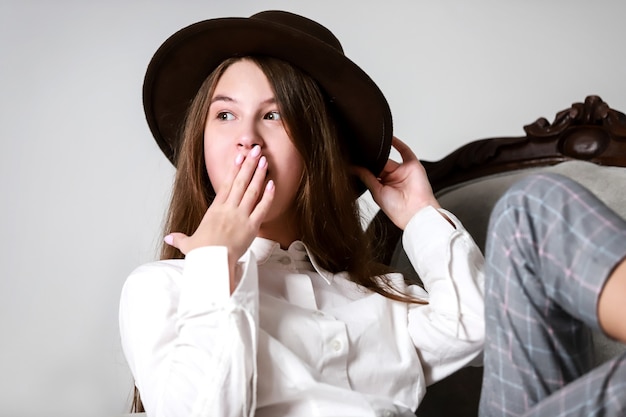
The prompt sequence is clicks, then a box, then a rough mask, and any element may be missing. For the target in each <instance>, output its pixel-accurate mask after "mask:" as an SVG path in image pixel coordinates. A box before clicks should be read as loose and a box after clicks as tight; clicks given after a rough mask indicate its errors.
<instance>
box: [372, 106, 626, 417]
mask: <svg viewBox="0 0 626 417" xmlns="http://www.w3.org/2000/svg"><path fill="white" fill-rule="evenodd" d="M524 131H525V132H526V136H522V137H505V138H490V139H483V140H477V141H473V142H470V143H468V144H466V145H465V146H463V147H461V148H459V149H457V150H456V151H454V152H452V153H451V154H449V155H448V156H446V157H445V158H443V159H441V160H439V161H437V162H424V166H425V168H426V171H427V172H428V176H429V179H430V181H431V184H432V186H433V189H434V191H435V194H436V196H437V198H438V199H439V202H440V203H441V205H442V206H443V207H444V208H446V209H448V210H450V211H451V212H453V213H454V214H455V215H456V216H457V217H458V218H459V219H460V220H461V221H462V222H463V224H464V225H465V227H466V228H467V229H468V231H469V232H470V234H472V236H473V237H474V239H475V240H476V242H477V243H478V245H479V246H480V247H481V249H483V248H484V245H485V235H486V231H487V223H488V219H489V215H490V213H491V209H492V208H493V206H494V204H495V202H496V201H497V200H498V198H499V197H500V196H501V195H502V194H503V193H504V191H505V190H506V189H507V188H508V187H509V186H510V185H512V184H513V183H514V182H515V181H517V180H519V179H520V178H522V177H523V176H525V175H528V174H529V173H532V172H536V171H551V172H557V173H560V174H563V175H566V176H569V177H571V178H573V179H575V180H576V181H578V182H580V183H581V184H583V185H584V186H586V187H587V188H589V189H590V190H591V191H592V192H594V193H595V194H596V195H597V196H598V197H599V198H600V199H602V200H603V201H604V202H605V203H606V204H607V205H608V206H609V207H611V208H613V209H614V210H615V211H616V212H617V213H619V214H620V215H622V216H623V217H626V192H625V189H626V116H625V115H624V114H623V113H621V112H618V111H616V110H613V109H611V108H610V107H609V106H608V104H606V103H604V102H603V101H602V99H600V97H597V96H589V97H587V98H586V99H585V101H584V103H574V104H573V105H572V106H571V107H570V108H568V109H565V110H563V111H560V112H558V113H557V114H556V117H555V119H554V122H552V123H549V122H548V121H547V120H546V119H544V118H540V119H538V120H537V121H536V122H534V123H532V124H529V125H527V126H525V127H524ZM370 227H372V228H373V229H374V230H375V233H377V234H378V235H379V236H381V239H382V240H385V242H386V243H385V246H384V247H385V250H383V251H382V252H381V260H382V261H383V262H385V263H387V264H391V265H393V266H395V267H396V268H398V269H400V270H401V271H402V272H404V273H405V274H406V275H407V276H408V277H410V278H411V279H418V278H417V277H416V275H415V272H414V271H413V269H412V267H411V266H410V263H409V262H408V260H407V258H406V255H404V252H403V251H402V247H401V241H400V231H399V230H397V229H396V228H395V226H393V224H391V223H390V222H389V220H388V219H386V218H385V216H384V214H382V213H379V214H378V215H377V216H376V217H375V219H374V221H373V222H372V224H371V226H370ZM594 337H595V344H596V360H597V362H598V363H601V362H603V361H604V360H606V359H607V358H609V357H611V356H614V355H615V354H617V352H619V351H622V350H624V349H625V348H626V346H624V345H622V344H619V343H617V342H614V341H611V340H609V339H607V338H606V337H605V336H604V335H602V334H599V333H598V334H595V336H594ZM481 376H482V370H481V368H466V369H462V370H461V371H459V372H457V373H456V374H454V375H452V376H450V377H448V378H447V379H445V380H443V381H440V382H438V383H437V384H434V385H433V386H432V387H429V389H428V391H427V394H426V397H425V399H424V401H423V403H422V405H421V406H420V408H419V410H418V413H417V414H418V415H419V416H421V417H428V416H475V415H476V414H477V413H476V410H477V405H478V398H479V395H480V385H481Z"/></svg>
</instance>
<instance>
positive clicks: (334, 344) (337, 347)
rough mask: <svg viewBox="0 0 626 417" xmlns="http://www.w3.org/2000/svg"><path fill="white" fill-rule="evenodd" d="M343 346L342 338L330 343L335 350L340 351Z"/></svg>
mask: <svg viewBox="0 0 626 417" xmlns="http://www.w3.org/2000/svg"><path fill="white" fill-rule="evenodd" d="M342 346H343V345H342V343H341V340H333V341H332V343H331V344H330V347H332V348H333V350H334V351H335V352H339V351H340V350H341V347H342Z"/></svg>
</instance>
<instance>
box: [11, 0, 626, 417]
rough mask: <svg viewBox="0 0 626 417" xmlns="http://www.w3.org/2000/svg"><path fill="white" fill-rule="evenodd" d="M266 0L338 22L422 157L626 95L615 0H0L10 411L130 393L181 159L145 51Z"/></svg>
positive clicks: (124, 397)
mask: <svg viewBox="0 0 626 417" xmlns="http://www.w3.org/2000/svg"><path fill="white" fill-rule="evenodd" d="M271 8H279V9H286V10H291V11H294V12H298V13H301V14H304V15H307V16H309V17H311V18H313V19H315V20H318V21H320V22H321V23H323V24H325V25H326V26H327V27H329V28H330V29H331V30H333V31H334V32H335V34H336V35H337V36H338V37H339V39H340V40H341V41H342V43H343V45H344V48H345V50H346V53H347V55H348V56H349V57H351V58H352V59H353V60H354V61H355V62H357V63H358V64H359V65H361V66H362V68H364V69H365V70H366V71H367V72H368V73H369V74H370V75H371V77H372V78H373V79H374V80H375V81H376V82H377V83H379V85H380V87H381V89H382V90H383V92H384V93H385V94H386V96H387V98H388V100H389V102H390V104H391V107H392V110H393V113H394V122H395V133H396V135H397V136H399V137H401V138H403V139H404V140H406V141H408V142H409V143H410V144H411V145H412V147H413V148H414V149H415V151H416V152H417V154H418V155H419V156H420V157H421V158H423V159H427V160H433V159H438V158H440V157H442V156H444V155H445V154H447V153H448V152H450V151H452V150H454V149H455V148H457V147H458V146H461V145H462V144H464V143H466V142H467V141H469V140H472V139H478V138H483V137H490V136H515V135H521V134H522V133H523V132H522V126H523V125H525V124H528V123H531V122H533V121H535V120H536V119H537V118H538V117H541V116H545V117H547V118H548V119H549V120H550V121H552V120H553V117H554V115H555V113H556V112H557V111H559V110H562V109H564V108H567V107H569V106H570V105H571V104H572V103H573V102H578V101H582V100H583V99H584V98H585V97H586V96H587V95H589V94H597V95H600V96H601V97H602V98H603V99H604V100H605V101H606V102H607V103H608V104H609V105H611V106H612V107H613V108H615V109H621V110H626V81H625V78H624V68H625V66H626V55H625V54H624V53H623V49H624V47H623V42H624V40H625V39H626V25H624V24H623V16H624V15H626V3H624V2H621V1H619V0H613V1H612V0H599V1H595V2H589V1H586V0H551V1H544V0H541V1H540V0H528V1H524V2H520V1H514V0H474V1H465V0H444V1H440V0H429V1H409V0H406V1H400V0H387V1H385V2H381V1H380V0H371V1H341V0H318V1H315V2H313V1H311V2H304V1H303V2H294V1H289V0H282V1H278V0H276V1H272V0H268V1H264V2H263V5H262V6H260V5H259V2H256V1H253V0H245V1H242V0H240V1H237V2H218V1H209V0H204V1H200V0H187V1H185V2H175V1H168V2H165V1H147V0H145V1H122V0H108V1H106V2H104V1H101V2H100V1H95V0H94V1H78V0H76V1H61V0H59V1H55V2H48V1H45V0H41V1H28V0H1V2H0V140H1V144H2V147H1V150H0V173H1V174H0V196H1V197H0V198H1V201H2V203H1V204H0V210H1V211H0V232H1V236H0V242H1V243H0V245H1V246H0V265H1V266H0V268H1V277H0V416H12V417H19V416H27V415H28V416H30V415H48V416H61V415H63V416H75V415H76V416H79V415H80V416H101V415H102V416H106V415H110V416H111V415H116V414H120V413H122V412H124V411H125V410H126V409H127V406H128V398H129V393H130V390H131V385H132V382H131V379H130V375H129V373H128V370H127V368H126V365H125V362H124V358H123V355H122V353H121V350H120V347H119V338H118V330H117V308H118V296H119V291H120V288H121V286H122V283H123V281H124V279H125V277H126V276H127V275H128V273H129V272H130V271H131V270H132V269H133V268H134V267H136V266H138V265H139V264H141V263H144V262H147V261H150V260H152V259H154V258H155V257H156V253H157V248H158V245H159V244H160V226H161V221H162V220H161V219H162V216H163V213H164V211H165V207H166V202H167V199H168V193H169V188H170V185H171V180H172V174H173V169H172V168H171V166H170V165H169V163H168V162H167V161H166V159H165V158H164V157H163V156H162V155H161V154H160V151H159V149H158V148H157V146H156V144H155V143H154V141H153V140H152V138H151V136H150V133H149V131H148V128H147V126H146V124H145V121H144V118H143V111H142V104H141V85H142V79H143V75H144V70H145V67H146V65H147V63H148V61H149V59H150V57H151V56H152V53H153V52H154V51H155V50H156V48H157V47H158V46H159V45H160V44H161V42H162V41H163V40H165V38H166V37H167V36H169V35H170V34H172V33H173V32H174V31H176V30H177V29H179V28H181V27H183V26H186V25H187V24H190V23H193V22H195V21H198V20H202V19H205V18H212V17H221V16H249V15H251V14H253V13H255V12H257V11H260V10H262V9H271ZM147 296H149V294H147Z"/></svg>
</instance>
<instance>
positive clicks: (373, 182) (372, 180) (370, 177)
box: [352, 167, 382, 195]
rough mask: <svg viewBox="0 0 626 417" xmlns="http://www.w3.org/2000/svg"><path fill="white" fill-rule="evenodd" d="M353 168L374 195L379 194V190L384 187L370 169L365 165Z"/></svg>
mask: <svg viewBox="0 0 626 417" xmlns="http://www.w3.org/2000/svg"><path fill="white" fill-rule="evenodd" d="M352 169H353V170H354V172H355V173H356V174H357V175H358V176H359V179H360V180H361V181H362V182H363V184H365V186H366V187H367V189H368V190H370V192H371V193H372V195H375V194H378V192H379V190H380V189H381V188H382V184H381V183H380V181H378V178H376V177H375V176H374V174H372V173H371V172H370V170H369V169H365V168H363V167H353V168H352Z"/></svg>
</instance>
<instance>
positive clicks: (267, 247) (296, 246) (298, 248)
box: [242, 237, 335, 285]
mask: <svg viewBox="0 0 626 417" xmlns="http://www.w3.org/2000/svg"><path fill="white" fill-rule="evenodd" d="M248 250H249V251H251V252H252V253H254V257H255V258H256V260H257V264H259V265H263V264H265V263H267V262H268V261H269V260H270V258H272V255H277V254H282V255H288V256H289V257H291V258H292V259H293V260H295V261H304V260H307V259H308V260H309V261H310V262H311V265H313V268H314V269H315V271H316V272H317V273H318V274H320V276H321V277H322V278H323V279H324V281H326V283H327V284H329V285H330V284H332V282H333V280H334V278H335V274H333V273H332V272H328V271H326V270H325V269H324V268H322V267H321V266H319V264H318V263H317V261H316V260H315V257H314V256H312V255H311V253H310V252H309V248H307V247H306V245H305V244H304V242H302V241H300V240H296V241H293V242H292V243H291V245H289V248H287V250H284V249H281V248H280V244H279V243H278V242H274V241H273V240H269V239H265V238H262V237H257V238H255V239H254V240H253V241H252V244H251V245H250V248H249V249H248ZM244 256H245V255H244ZM242 258H243V257H242Z"/></svg>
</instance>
